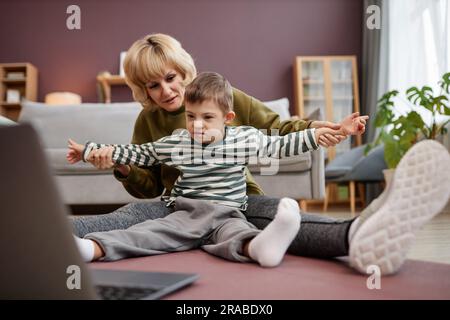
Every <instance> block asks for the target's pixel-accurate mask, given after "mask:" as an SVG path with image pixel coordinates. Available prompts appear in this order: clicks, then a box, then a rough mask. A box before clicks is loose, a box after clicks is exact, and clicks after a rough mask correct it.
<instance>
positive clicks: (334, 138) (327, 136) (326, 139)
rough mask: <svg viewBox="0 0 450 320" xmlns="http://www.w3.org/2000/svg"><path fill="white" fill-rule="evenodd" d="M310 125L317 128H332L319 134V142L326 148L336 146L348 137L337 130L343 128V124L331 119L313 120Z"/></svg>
mask: <svg viewBox="0 0 450 320" xmlns="http://www.w3.org/2000/svg"><path fill="white" fill-rule="evenodd" d="M309 127H310V128H316V129H320V128H328V129H331V131H327V132H324V133H321V134H319V135H318V141H317V143H318V144H319V145H321V146H322V147H325V148H329V147H334V146H335V145H337V144H338V143H340V142H341V141H343V140H345V139H346V138H347V137H346V136H345V135H342V134H339V133H338V132H337V131H336V130H340V129H341V125H340V124H338V123H333V122H331V121H313V122H312V123H311V125H310V126H309ZM316 131H317V130H316ZM316 137H317V136H316Z"/></svg>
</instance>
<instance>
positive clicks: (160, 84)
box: [146, 68, 185, 112]
mask: <svg viewBox="0 0 450 320" xmlns="http://www.w3.org/2000/svg"><path fill="white" fill-rule="evenodd" d="M146 87H147V93H148V95H149V96H150V98H152V100H153V101H154V102H155V103H156V104H157V105H158V106H160V107H161V108H163V109H164V110H166V111H169V112H172V111H177V110H178V109H179V108H180V107H181V105H182V104H183V99H184V89H185V87H184V84H183V77H182V75H181V74H180V73H179V72H178V71H176V70H175V69H173V68H167V69H165V70H164V76H163V77H161V78H157V79H152V80H151V81H150V82H148V83H147V84H146Z"/></svg>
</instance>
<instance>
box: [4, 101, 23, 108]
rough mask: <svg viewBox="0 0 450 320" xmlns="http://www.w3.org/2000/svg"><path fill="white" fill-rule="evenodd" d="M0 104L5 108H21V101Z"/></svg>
mask: <svg viewBox="0 0 450 320" xmlns="http://www.w3.org/2000/svg"><path fill="white" fill-rule="evenodd" d="M0 105H1V106H2V107H5V108H19V109H20V108H21V105H20V103H19V102H2V103H0Z"/></svg>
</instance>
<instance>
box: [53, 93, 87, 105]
mask: <svg viewBox="0 0 450 320" xmlns="http://www.w3.org/2000/svg"><path fill="white" fill-rule="evenodd" d="M45 103H46V104H48V105H72V104H81V96H80V95H78V94H76V93H72V92H52V93H49V94H47V95H46V96H45Z"/></svg>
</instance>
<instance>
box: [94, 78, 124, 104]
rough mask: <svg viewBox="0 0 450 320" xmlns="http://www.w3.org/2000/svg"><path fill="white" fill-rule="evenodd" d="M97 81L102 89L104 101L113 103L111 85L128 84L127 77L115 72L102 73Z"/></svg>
mask: <svg viewBox="0 0 450 320" xmlns="http://www.w3.org/2000/svg"><path fill="white" fill-rule="evenodd" d="M97 83H98V84H99V86H100V89H101V91H102V94H103V96H102V100H103V101H102V102H104V103H111V86H123V85H126V82H125V78H124V77H122V76H119V75H114V74H100V75H98V76H97Z"/></svg>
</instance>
